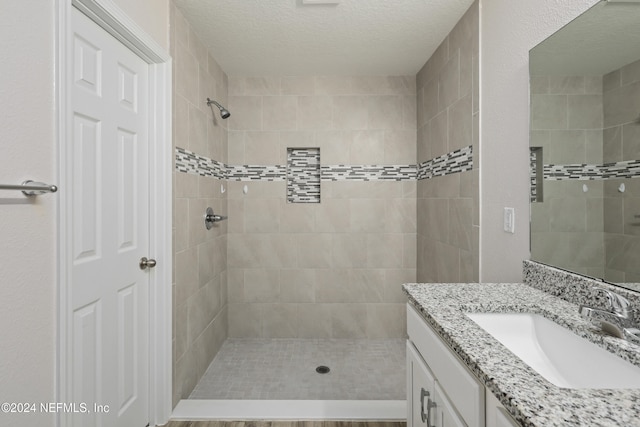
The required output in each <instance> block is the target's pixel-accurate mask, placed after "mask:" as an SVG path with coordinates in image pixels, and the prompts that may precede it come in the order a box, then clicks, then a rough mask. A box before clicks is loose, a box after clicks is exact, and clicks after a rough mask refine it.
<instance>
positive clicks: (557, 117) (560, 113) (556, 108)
mask: <svg viewBox="0 0 640 427" xmlns="http://www.w3.org/2000/svg"><path fill="white" fill-rule="evenodd" d="M567 126H568V118H567V96H566V95H531V129H536V130H537V129H567Z"/></svg>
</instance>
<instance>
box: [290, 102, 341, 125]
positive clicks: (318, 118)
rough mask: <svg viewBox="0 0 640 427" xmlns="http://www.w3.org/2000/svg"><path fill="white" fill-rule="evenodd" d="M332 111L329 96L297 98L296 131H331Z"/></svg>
mask: <svg viewBox="0 0 640 427" xmlns="http://www.w3.org/2000/svg"><path fill="white" fill-rule="evenodd" d="M332 109H333V101H332V98H331V97H329V96H300V97H298V129H299V130H328V129H331V126H332Z"/></svg>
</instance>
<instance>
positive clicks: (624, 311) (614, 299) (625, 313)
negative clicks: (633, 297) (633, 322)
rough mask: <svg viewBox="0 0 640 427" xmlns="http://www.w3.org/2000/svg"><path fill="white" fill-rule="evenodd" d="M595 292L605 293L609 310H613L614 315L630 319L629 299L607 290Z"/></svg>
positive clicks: (594, 289)
mask: <svg viewBox="0 0 640 427" xmlns="http://www.w3.org/2000/svg"><path fill="white" fill-rule="evenodd" d="M593 292H594V293H597V292H604V294H605V295H606V296H607V302H608V307H607V308H608V309H609V310H611V312H612V313H615V314H617V315H620V316H622V317H630V315H631V310H630V308H629V307H630V305H631V304H630V303H629V300H628V299H626V298H625V297H623V296H622V295H618V294H616V293H615V292H612V291H610V290H609V289H605V288H593Z"/></svg>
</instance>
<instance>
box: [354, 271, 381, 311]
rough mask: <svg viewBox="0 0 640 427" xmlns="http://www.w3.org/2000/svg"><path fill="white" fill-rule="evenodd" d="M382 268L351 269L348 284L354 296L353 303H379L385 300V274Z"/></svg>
mask: <svg viewBox="0 0 640 427" xmlns="http://www.w3.org/2000/svg"><path fill="white" fill-rule="evenodd" d="M386 271H387V270H386V269H382V268H351V269H349V284H350V286H351V287H352V288H353V290H354V292H356V294H355V295H354V296H353V297H352V300H353V301H354V302H368V303H379V302H388V301H387V300H386V299H385V280H386V278H385V272H386Z"/></svg>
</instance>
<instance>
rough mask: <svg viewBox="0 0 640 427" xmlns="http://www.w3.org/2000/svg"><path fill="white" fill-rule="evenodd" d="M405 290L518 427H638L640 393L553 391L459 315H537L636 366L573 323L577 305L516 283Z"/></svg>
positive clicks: (614, 342)
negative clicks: (519, 424) (503, 313)
mask: <svg viewBox="0 0 640 427" xmlns="http://www.w3.org/2000/svg"><path fill="white" fill-rule="evenodd" d="M403 289H404V292H405V293H406V294H407V296H408V298H409V303H410V304H411V305H412V306H414V307H415V308H416V309H417V310H418V312H420V314H421V315H422V317H423V318H424V319H425V320H426V321H427V323H429V324H430V325H431V326H432V327H433V328H434V329H435V331H436V332H437V333H438V335H439V336H440V337H441V338H442V339H443V341H444V342H445V343H447V345H448V346H449V347H450V349H451V350H452V351H454V352H455V353H457V354H458V356H459V357H460V358H461V359H462V361H463V362H464V363H465V364H466V365H467V367H468V368H469V369H470V370H471V371H472V372H473V373H474V374H475V375H476V377H478V378H479V379H480V381H481V382H482V383H483V384H484V385H485V386H486V387H487V388H488V389H489V390H491V391H492V392H493V394H494V395H495V396H496V397H497V398H498V400H499V401H500V402H501V403H502V404H503V405H504V406H505V407H506V408H507V410H508V411H509V412H510V413H511V415H513V417H514V418H515V419H517V420H518V421H519V422H520V423H521V424H522V425H523V426H537V427H542V426H544V427H549V426H640V390H628V389H618V390H615V389H568V388H560V387H558V386H555V385H553V384H551V383H550V382H548V381H547V380H545V379H544V378H543V377H542V376H540V375H539V374H538V373H537V372H535V371H534V370H533V369H531V368H530V367H529V366H528V365H526V364H525V363H524V362H523V361H522V360H520V359H519V358H518V357H517V356H515V355H514V354H513V353H511V352H510V351H509V350H507V349H506V347H504V346H503V345H502V344H500V343H499V342H498V341H497V340H496V339H495V338H493V337H492V336H491V335H489V333H487V332H486V331H485V330H484V329H482V328H481V327H480V326H478V325H477V324H476V323H475V322H473V321H472V320H471V319H469V318H468V317H467V316H465V315H464V313H465V312H466V313H468V312H510V313H515V312H528V313H537V314H541V315H543V316H545V317H547V318H548V319H550V320H553V321H555V322H556V323H558V324H560V325H562V326H564V327H566V328H568V329H570V330H572V331H573V332H574V333H576V334H577V335H579V336H582V337H584V338H586V339H588V340H590V341H592V342H594V343H596V344H598V345H600V346H601V347H604V348H606V349H607V350H609V351H611V352H614V353H616V354H618V355H619V356H620V357H622V358H623V359H626V360H627V361H629V362H631V363H633V364H635V365H637V366H640V347H638V346H636V345H633V344H630V343H627V342H626V341H623V340H621V339H618V338H614V337H610V336H607V335H604V334H602V333H600V332H599V331H597V329H596V328H594V327H593V326H591V324H590V323H588V322H587V321H585V320H583V319H582V318H581V317H580V316H579V314H578V306H577V305H575V304H571V303H569V302H566V301H564V300H562V299H560V298H558V297H555V296H552V295H550V294H548V293H545V292H543V291H540V290H538V289H535V288H532V287H530V286H528V285H525V284H521V283H501V284H497V283H483V284H473V283H472V284H468V283H430V284H424V283H423V284H420V283H416V284H405V285H404V286H403Z"/></svg>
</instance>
